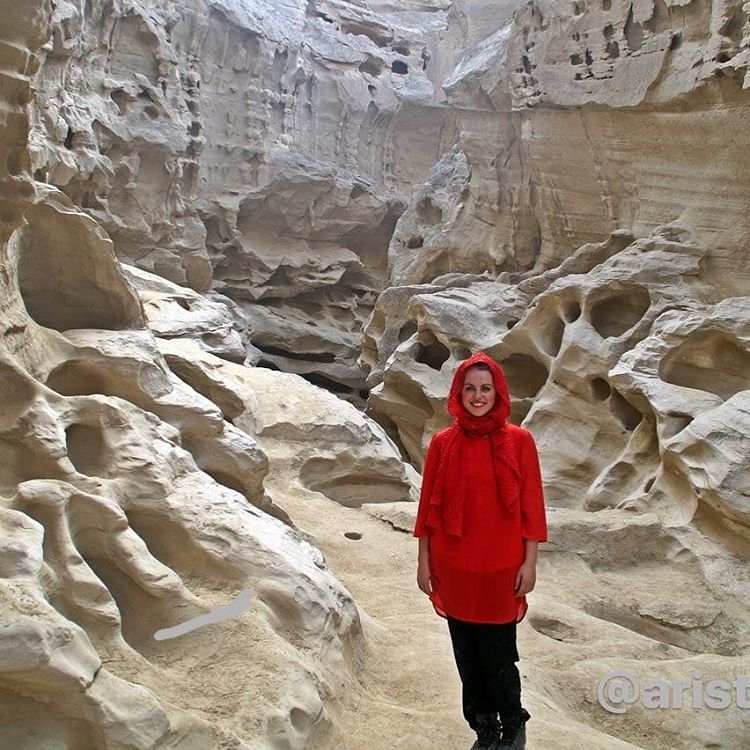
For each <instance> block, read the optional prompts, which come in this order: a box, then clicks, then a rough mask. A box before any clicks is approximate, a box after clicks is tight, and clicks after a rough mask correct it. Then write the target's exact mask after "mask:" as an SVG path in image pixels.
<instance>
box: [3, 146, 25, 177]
mask: <svg viewBox="0 0 750 750" xmlns="http://www.w3.org/2000/svg"><path fill="white" fill-rule="evenodd" d="M25 161H26V149H23V148H11V149H9V150H8V156H7V158H6V160H5V165H6V169H7V171H8V174H9V175H11V176H12V177H18V175H20V174H21V173H22V172H23V171H24V162H25Z"/></svg>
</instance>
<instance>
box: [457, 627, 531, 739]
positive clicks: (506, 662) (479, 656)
mask: <svg viewBox="0 0 750 750" xmlns="http://www.w3.org/2000/svg"><path fill="white" fill-rule="evenodd" d="M447 619H448V629H449V630H450V634H451V642H452V643H453V654H454V656H455V657H456V666H457V667H458V674H459V675H460V677H461V684H462V703H463V713H464V718H465V719H466V721H467V722H468V723H469V726H470V727H471V728H472V729H476V728H477V721H476V715H477V714H495V713H497V714H500V720H501V721H508V720H509V719H513V718H515V717H518V716H520V715H521V713H522V708H521V675H520V674H519V673H518V667H517V666H516V662H517V661H518V648H517V646H516V623H515V622H509V623H503V624H501V625H495V624H489V623H476V622H464V621H463V620H456V619H455V618H453V617H448V618H447Z"/></svg>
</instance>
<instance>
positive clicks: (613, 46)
mask: <svg viewBox="0 0 750 750" xmlns="http://www.w3.org/2000/svg"><path fill="white" fill-rule="evenodd" d="M606 52H607V57H609V58H610V59H611V60H616V59H617V58H618V57H619V56H620V45H619V44H618V43H617V42H616V41H615V40H614V39H613V40H612V41H611V42H609V44H607V50H606Z"/></svg>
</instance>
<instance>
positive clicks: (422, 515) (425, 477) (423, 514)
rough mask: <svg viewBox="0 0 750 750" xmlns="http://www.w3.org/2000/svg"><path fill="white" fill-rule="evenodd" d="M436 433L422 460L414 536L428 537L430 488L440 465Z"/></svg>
mask: <svg viewBox="0 0 750 750" xmlns="http://www.w3.org/2000/svg"><path fill="white" fill-rule="evenodd" d="M437 435H438V433H435V434H434V435H433V436H432V440H430V445H429V447H428V448H427V456H426V457H425V460H424V469H423V470H422V491H421V493H420V495H419V509H418V510H417V521H416V523H415V524H414V536H417V537H419V536H428V535H429V533H430V528H429V526H427V511H428V506H429V503H430V497H432V488H433V487H434V486H435V479H436V478H437V469H438V466H439V465H440V443H439V441H438V440H436V438H437Z"/></svg>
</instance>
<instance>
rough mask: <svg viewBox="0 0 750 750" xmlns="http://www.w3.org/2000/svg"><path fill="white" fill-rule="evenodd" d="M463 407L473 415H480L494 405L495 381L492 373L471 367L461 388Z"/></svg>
mask: <svg viewBox="0 0 750 750" xmlns="http://www.w3.org/2000/svg"><path fill="white" fill-rule="evenodd" d="M461 401H462V403H463V405H464V408H465V409H466V410H467V411H468V412H469V414H471V415H472V416H474V417H482V416H484V415H485V414H487V413H488V412H489V411H491V409H492V407H493V406H494V405H495V382H494V380H493V379H492V373H491V372H488V371H487V370H480V369H478V368H474V367H471V368H469V369H468V370H467V372H466V377H465V378H464V387H463V388H462V390H461Z"/></svg>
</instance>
